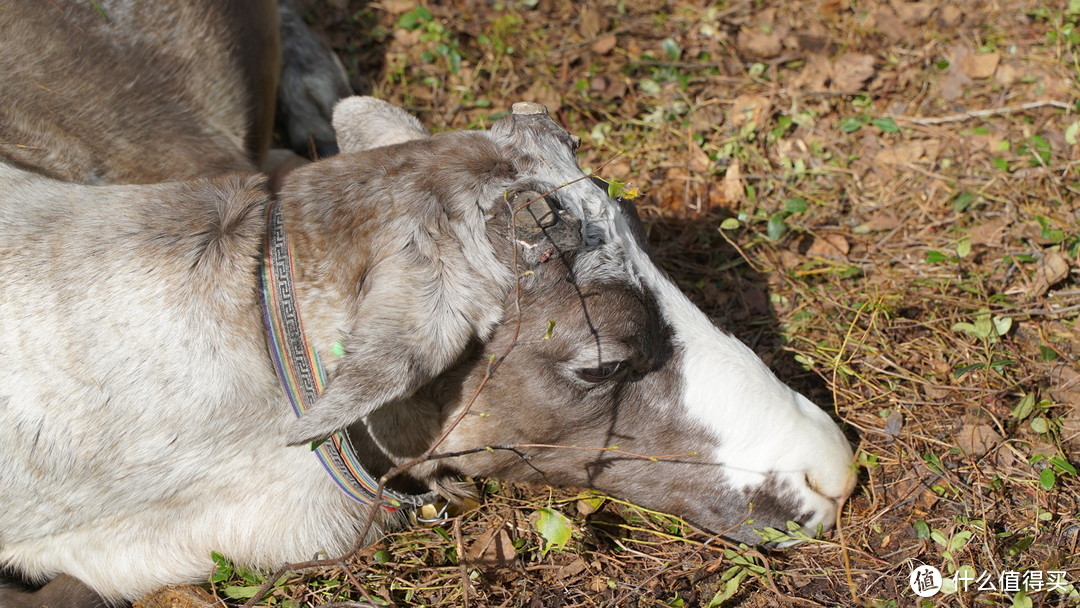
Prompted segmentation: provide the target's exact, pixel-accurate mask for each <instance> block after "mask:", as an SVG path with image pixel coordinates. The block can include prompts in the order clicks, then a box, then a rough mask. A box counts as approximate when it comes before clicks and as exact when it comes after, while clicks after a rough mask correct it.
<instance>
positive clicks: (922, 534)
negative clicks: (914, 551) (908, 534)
mask: <svg viewBox="0 0 1080 608" xmlns="http://www.w3.org/2000/svg"><path fill="white" fill-rule="evenodd" d="M911 526H912V527H913V528H915V538H930V525H929V524H927V523H926V522H925V521H924V520H921V519H920V520H919V521H917V522H915V523H913V524H911Z"/></svg>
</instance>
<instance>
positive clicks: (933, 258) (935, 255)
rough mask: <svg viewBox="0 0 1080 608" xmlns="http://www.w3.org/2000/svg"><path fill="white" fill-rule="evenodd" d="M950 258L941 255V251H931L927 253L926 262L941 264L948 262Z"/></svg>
mask: <svg viewBox="0 0 1080 608" xmlns="http://www.w3.org/2000/svg"><path fill="white" fill-rule="evenodd" d="M948 261H949V256H947V255H945V254H944V253H941V252H940V251H934V250H933V249H931V250H930V251H927V252H926V262H927V263H928V264H940V263H942V262H948Z"/></svg>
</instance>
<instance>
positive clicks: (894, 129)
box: [871, 118, 900, 133]
mask: <svg viewBox="0 0 1080 608" xmlns="http://www.w3.org/2000/svg"><path fill="white" fill-rule="evenodd" d="M871 124H873V125H874V126H875V127H877V128H879V129H881V131H882V132H884V133H899V132H900V127H898V126H896V123H895V122H893V119H891V118H875V119H874V120H873V121H871Z"/></svg>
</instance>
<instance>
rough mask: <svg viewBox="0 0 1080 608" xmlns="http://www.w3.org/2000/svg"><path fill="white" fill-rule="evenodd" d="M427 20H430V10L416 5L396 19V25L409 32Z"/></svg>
mask: <svg viewBox="0 0 1080 608" xmlns="http://www.w3.org/2000/svg"><path fill="white" fill-rule="evenodd" d="M429 21H431V12H430V11H429V10H427V9H426V8H424V7H422V6H418V7H416V8H414V9H412V10H411V11H409V12H407V13H405V14H404V15H402V16H401V18H400V19H398V27H400V28H402V29H406V30H409V31H410V32H411V31H413V30H415V29H417V28H419V27H420V26H421V25H423V24H425V23H427V22H429Z"/></svg>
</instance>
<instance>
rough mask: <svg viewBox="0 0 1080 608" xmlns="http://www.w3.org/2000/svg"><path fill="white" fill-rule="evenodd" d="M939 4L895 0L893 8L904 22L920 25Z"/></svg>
mask: <svg viewBox="0 0 1080 608" xmlns="http://www.w3.org/2000/svg"><path fill="white" fill-rule="evenodd" d="M937 6H938V4H937V3H936V2H894V3H893V10H895V11H896V15H897V16H898V17H900V20H901V21H903V22H904V23H910V24H912V25H919V24H922V23H925V22H926V20H927V19H929V18H930V15H931V14H933V12H934V9H935V8H937Z"/></svg>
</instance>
